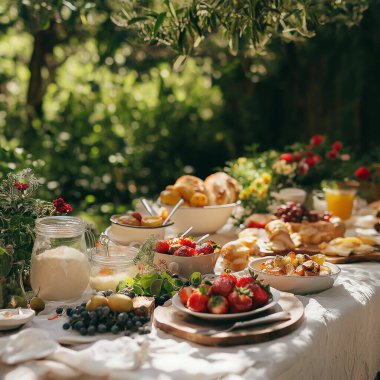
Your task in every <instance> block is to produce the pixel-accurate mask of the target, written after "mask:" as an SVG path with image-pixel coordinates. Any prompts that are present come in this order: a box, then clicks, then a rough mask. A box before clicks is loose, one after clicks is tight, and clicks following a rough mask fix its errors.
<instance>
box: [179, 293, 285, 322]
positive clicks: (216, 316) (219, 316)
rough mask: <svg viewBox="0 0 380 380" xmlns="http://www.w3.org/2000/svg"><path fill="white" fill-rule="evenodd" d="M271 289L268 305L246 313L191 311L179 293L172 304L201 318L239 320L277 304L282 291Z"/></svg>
mask: <svg viewBox="0 0 380 380" xmlns="http://www.w3.org/2000/svg"><path fill="white" fill-rule="evenodd" d="M270 291H271V293H272V296H273V298H272V300H271V301H270V302H269V303H267V304H266V305H264V306H262V307H259V308H258V309H255V310H251V311H247V312H244V313H231V314H211V313H197V312H195V311H191V310H190V309H188V308H187V307H185V306H184V305H182V302H181V300H180V298H179V295H178V293H177V294H176V295H175V296H174V297H173V298H172V305H173V306H174V307H175V308H176V309H178V310H179V311H182V312H184V313H186V314H189V315H192V316H193V317H197V318H201V319H207V320H210V321H223V320H237V319H244V318H247V317H251V316H253V315H255V314H259V313H261V312H263V311H265V310H268V309H270V308H271V307H273V306H275V305H276V304H277V303H278V301H279V299H280V297H281V295H280V292H279V291H277V290H276V289H271V290H270Z"/></svg>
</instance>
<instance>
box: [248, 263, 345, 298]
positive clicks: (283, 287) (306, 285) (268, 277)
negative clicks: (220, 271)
mask: <svg viewBox="0 0 380 380" xmlns="http://www.w3.org/2000/svg"><path fill="white" fill-rule="evenodd" d="M273 258H274V256H266V257H263V258H260V259H256V260H253V261H251V262H250V263H249V268H250V269H251V270H252V271H253V272H254V273H255V274H257V275H258V279H259V280H263V282H264V284H266V285H270V287H271V289H273V288H275V289H277V290H280V291H282V292H288V293H293V294H309V293H318V292H321V291H323V290H327V289H329V288H331V287H332V286H333V285H334V282H335V280H336V279H337V277H338V275H339V273H340V268H339V267H338V266H337V265H334V264H331V263H327V262H326V263H325V264H324V265H327V266H328V267H330V269H331V274H330V275H327V276H290V275H276V274H270V273H265V272H262V271H261V270H260V268H261V264H262V263H264V262H265V261H267V260H271V259H273Z"/></svg>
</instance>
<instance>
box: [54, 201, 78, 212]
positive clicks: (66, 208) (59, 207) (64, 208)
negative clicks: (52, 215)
mask: <svg viewBox="0 0 380 380" xmlns="http://www.w3.org/2000/svg"><path fill="white" fill-rule="evenodd" d="M53 205H54V207H55V210H56V211H57V212H58V213H59V214H66V213H67V212H71V211H73V208H72V207H71V205H70V204H69V203H66V202H65V201H64V199H63V198H57V199H54V201H53Z"/></svg>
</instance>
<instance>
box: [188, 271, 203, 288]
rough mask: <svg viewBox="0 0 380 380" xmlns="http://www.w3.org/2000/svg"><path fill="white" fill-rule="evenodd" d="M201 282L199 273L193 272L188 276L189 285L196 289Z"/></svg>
mask: <svg viewBox="0 0 380 380" xmlns="http://www.w3.org/2000/svg"><path fill="white" fill-rule="evenodd" d="M201 282H202V275H201V274H200V272H194V273H193V274H192V275H191V276H190V284H191V285H192V286H194V287H197V286H199V285H200V283H201Z"/></svg>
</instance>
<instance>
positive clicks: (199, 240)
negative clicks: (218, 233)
mask: <svg viewBox="0 0 380 380" xmlns="http://www.w3.org/2000/svg"><path fill="white" fill-rule="evenodd" d="M209 236H210V234H206V235H203V236H202V237H200V238H199V239H198V240H197V241H196V243H197V244H199V243H200V242H201V241H202V240H205V239H207V238H208V237H209Z"/></svg>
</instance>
